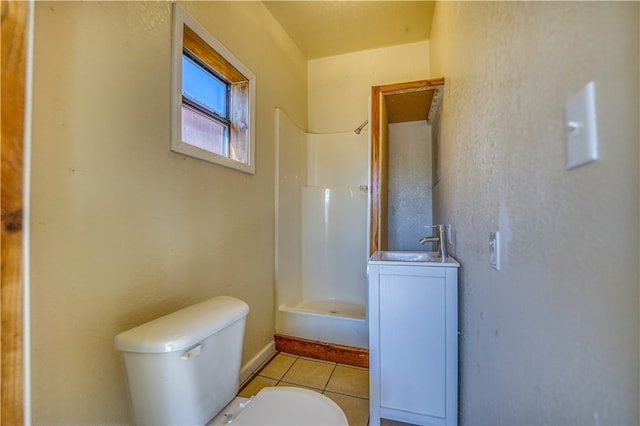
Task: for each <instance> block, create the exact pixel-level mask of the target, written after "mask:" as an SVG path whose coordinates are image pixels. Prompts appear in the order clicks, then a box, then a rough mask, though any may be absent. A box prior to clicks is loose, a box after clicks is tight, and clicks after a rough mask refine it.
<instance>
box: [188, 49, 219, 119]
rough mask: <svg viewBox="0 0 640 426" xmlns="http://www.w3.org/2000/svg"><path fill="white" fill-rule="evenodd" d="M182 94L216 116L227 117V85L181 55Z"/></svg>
mask: <svg viewBox="0 0 640 426" xmlns="http://www.w3.org/2000/svg"><path fill="white" fill-rule="evenodd" d="M182 94H183V95H184V96H186V97H187V98H189V99H190V100H192V101H195V102H197V103H198V104H200V105H202V106H204V107H206V108H207V109H209V110H211V111H213V112H215V113H216V114H218V115H220V116H222V117H227V85H226V84H225V83H224V82H223V81H220V80H219V79H217V78H216V77H214V76H213V75H212V74H211V73H208V72H207V71H205V70H204V69H203V68H202V67H200V66H199V65H197V64H196V63H195V62H193V61H192V60H191V59H190V58H189V57H188V56H186V55H182Z"/></svg>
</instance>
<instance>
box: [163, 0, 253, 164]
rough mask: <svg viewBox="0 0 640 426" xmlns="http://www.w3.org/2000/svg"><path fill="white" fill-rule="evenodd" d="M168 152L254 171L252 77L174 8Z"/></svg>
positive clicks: (217, 44)
mask: <svg viewBox="0 0 640 426" xmlns="http://www.w3.org/2000/svg"><path fill="white" fill-rule="evenodd" d="M173 30H174V35H173V77H172V94H173V96H172V105H171V108H172V111H171V114H172V118H171V120H172V123H171V124H172V131H171V132H172V135H171V150H172V151H174V152H178V153H181V154H185V155H188V156H191V157H195V158H200V159H202V160H206V161H210V162H213V163H217V164H221V165H223V166H226V167H231V168H234V169H238V170H241V171H243V172H247V173H254V172H255V161H254V140H255V135H254V130H253V129H254V125H253V123H254V111H255V77H254V75H253V73H252V72H251V71H250V70H249V69H248V68H246V67H245V66H244V65H243V64H242V63H241V62H240V61H239V60H238V59H237V58H236V57H235V56H233V55H232V54H231V52H229V51H228V50H227V49H226V48H225V47H224V46H223V45H222V44H221V43H220V42H219V41H217V40H216V39H215V38H214V37H213V36H212V35H211V34H209V33H208V32H207V31H206V30H205V29H204V28H203V27H202V26H201V25H200V24H198V23H197V22H196V21H195V20H194V19H193V18H191V17H190V16H189V15H188V14H187V13H186V12H185V11H184V10H183V9H182V8H180V7H179V6H178V5H174V28H173Z"/></svg>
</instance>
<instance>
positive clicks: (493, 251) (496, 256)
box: [489, 231, 500, 271]
mask: <svg viewBox="0 0 640 426" xmlns="http://www.w3.org/2000/svg"><path fill="white" fill-rule="evenodd" d="M489 264H490V265H491V267H492V268H493V269H495V270H496V271H499V270H500V232H499V231H496V232H490V233H489Z"/></svg>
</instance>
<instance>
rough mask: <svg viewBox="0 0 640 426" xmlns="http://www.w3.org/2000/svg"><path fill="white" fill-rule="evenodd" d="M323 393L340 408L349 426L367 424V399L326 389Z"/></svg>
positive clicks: (364, 425)
mask: <svg viewBox="0 0 640 426" xmlns="http://www.w3.org/2000/svg"><path fill="white" fill-rule="evenodd" d="M324 394H325V396H328V397H329V398H331V399H332V400H333V401H334V402H335V403H336V404H338V405H339V406H340V408H342V411H344V414H345V415H346V416H347V420H348V421H349V426H367V424H369V400H367V399H362V398H355V397H353V396H347V395H341V394H337V393H333V392H326V391H325V393H324Z"/></svg>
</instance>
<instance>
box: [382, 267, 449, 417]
mask: <svg viewBox="0 0 640 426" xmlns="http://www.w3.org/2000/svg"><path fill="white" fill-rule="evenodd" d="M445 289H446V288H445V278H444V277H429V276H412V275H395V274H392V275H380V290H379V291H380V308H379V309H380V311H379V312H380V346H379V347H380V365H381V368H380V374H381V377H380V383H381V386H380V388H381V389H380V405H381V406H382V407H383V408H388V409H398V410H403V411H408V412H412V413H415V414H419V415H427V416H434V417H440V418H444V417H445V395H446V392H445V389H446V388H445V379H446V376H445V372H446V360H445V356H446V349H445V348H446V334H445V332H446V329H445V326H446V321H445Z"/></svg>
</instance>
